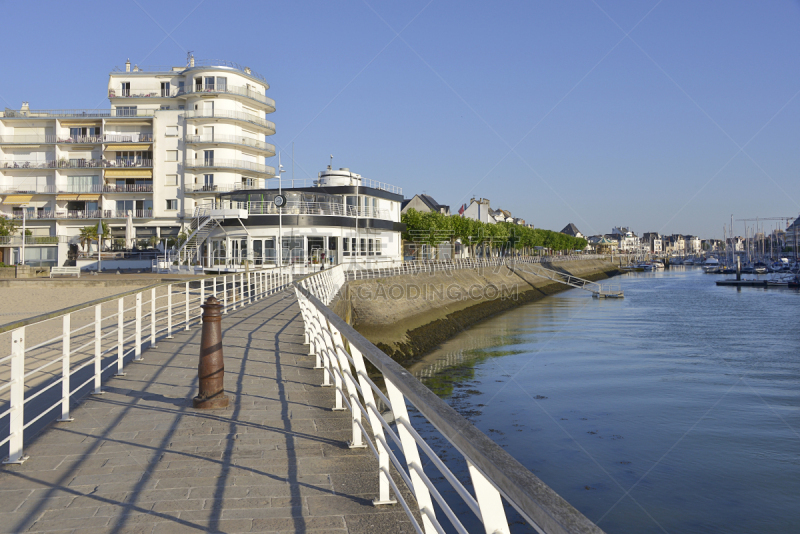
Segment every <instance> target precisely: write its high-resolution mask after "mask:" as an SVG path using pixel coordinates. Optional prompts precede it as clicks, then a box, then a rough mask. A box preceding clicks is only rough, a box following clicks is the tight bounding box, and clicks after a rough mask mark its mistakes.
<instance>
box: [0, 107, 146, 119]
mask: <svg viewBox="0 0 800 534" xmlns="http://www.w3.org/2000/svg"><path fill="white" fill-rule="evenodd" d="M155 113H156V110H154V109H31V110H26V111H18V110H11V109H7V110H5V111H2V112H0V118H4V119H51V118H52V119H58V118H64V117H69V118H77V119H94V118H116V117H153V116H155Z"/></svg>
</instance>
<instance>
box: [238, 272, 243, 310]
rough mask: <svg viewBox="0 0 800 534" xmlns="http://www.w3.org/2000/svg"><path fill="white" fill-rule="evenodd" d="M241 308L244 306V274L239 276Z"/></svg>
mask: <svg viewBox="0 0 800 534" xmlns="http://www.w3.org/2000/svg"><path fill="white" fill-rule="evenodd" d="M239 299H240V300H239V306H240V307H242V306H244V273H241V274H239Z"/></svg>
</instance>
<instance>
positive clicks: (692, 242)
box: [683, 235, 702, 254]
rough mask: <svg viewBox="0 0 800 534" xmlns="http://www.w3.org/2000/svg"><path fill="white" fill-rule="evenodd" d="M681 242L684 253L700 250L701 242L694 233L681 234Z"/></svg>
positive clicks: (693, 252) (698, 251)
mask: <svg viewBox="0 0 800 534" xmlns="http://www.w3.org/2000/svg"><path fill="white" fill-rule="evenodd" d="M683 243H684V247H685V249H684V250H685V252H686V254H699V253H700V252H701V251H702V243H701V242H700V238H699V237H697V236H696V235H686V236H683Z"/></svg>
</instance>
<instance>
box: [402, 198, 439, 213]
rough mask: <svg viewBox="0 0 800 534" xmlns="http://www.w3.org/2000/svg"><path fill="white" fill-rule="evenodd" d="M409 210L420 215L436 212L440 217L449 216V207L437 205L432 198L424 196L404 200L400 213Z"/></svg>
mask: <svg viewBox="0 0 800 534" xmlns="http://www.w3.org/2000/svg"><path fill="white" fill-rule="evenodd" d="M410 209H415V210H417V211H419V212H422V213H425V212H429V211H438V212H439V213H441V214H442V215H450V206H446V205H444V204H439V203H438V202H436V200H435V199H434V198H433V197H432V196H430V195H425V194H422V195H414V196H413V197H412V198H409V199H406V200H404V201H403V204H402V208H401V211H400V213H405V212H407V211H408V210H410Z"/></svg>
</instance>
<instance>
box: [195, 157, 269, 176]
mask: <svg viewBox="0 0 800 534" xmlns="http://www.w3.org/2000/svg"><path fill="white" fill-rule="evenodd" d="M184 167H186V168H187V169H218V168H225V169H239V170H243V171H251V172H258V173H262V174H269V175H274V174H275V167H270V166H269V165H264V164H263V163H255V162H252V161H244V160H241V159H224V158H214V159H202V160H197V161H188V162H186V163H185V164H184Z"/></svg>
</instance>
